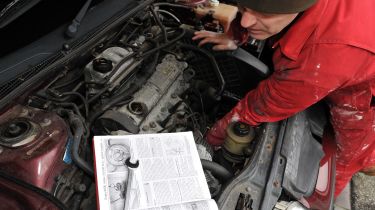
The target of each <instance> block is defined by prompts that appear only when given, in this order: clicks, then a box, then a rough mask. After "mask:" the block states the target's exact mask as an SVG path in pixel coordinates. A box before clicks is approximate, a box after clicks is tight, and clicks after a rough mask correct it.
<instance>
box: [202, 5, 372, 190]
mask: <svg viewBox="0 0 375 210" xmlns="http://www.w3.org/2000/svg"><path fill="white" fill-rule="evenodd" d="M274 49H275V52H274V56H273V61H274V67H275V72H274V73H273V74H272V75H271V76H270V77H269V78H268V79H266V80H264V81H262V82H261V83H260V84H259V85H258V87H257V88H256V89H254V90H252V91H250V92H249V93H248V94H247V96H246V97H245V98H244V99H242V100H241V101H240V102H239V103H238V104H237V105H236V107H235V108H234V109H233V110H232V111H231V112H230V113H228V114H227V115H226V116H225V117H224V118H223V119H222V120H220V121H218V122H217V123H216V124H215V125H214V126H213V128H212V129H211V130H210V132H209V133H208V135H207V137H208V140H209V142H210V143H211V144H214V145H218V144H221V143H222V137H224V136H225V133H224V128H225V127H226V126H227V124H228V122H229V121H232V120H240V121H242V122H246V123H248V124H250V125H258V124H259V123H262V122H274V121H279V120H282V119H285V118H287V117H290V116H291V115H293V114H295V113H297V112H300V111H302V110H304V109H306V108H307V107H309V106H310V105H312V104H314V103H316V102H318V101H319V100H322V99H325V100H326V101H327V102H328V104H329V106H330V112H331V123H332V125H333V128H334V131H335V139H336V142H337V146H338V150H337V166H336V192H335V194H336V196H337V195H338V194H339V193H340V192H341V191H342V189H343V188H344V187H345V185H346V184H347V183H348V181H349V180H350V179H351V177H352V175H353V174H354V173H356V172H357V171H359V170H361V169H362V168H366V167H369V166H372V165H375V150H374V149H375V122H374V107H372V106H371V98H372V96H373V95H375V54H374V53H375V0H319V1H318V3H316V4H315V5H314V6H313V7H311V8H309V9H308V10H307V11H305V12H304V13H303V14H302V16H301V17H299V19H298V20H297V21H296V22H295V23H294V24H293V25H292V26H291V27H290V29H289V30H288V31H287V32H286V33H285V34H284V35H283V37H282V38H281V39H280V40H279V41H278V42H277V43H276V44H275V45H274Z"/></svg>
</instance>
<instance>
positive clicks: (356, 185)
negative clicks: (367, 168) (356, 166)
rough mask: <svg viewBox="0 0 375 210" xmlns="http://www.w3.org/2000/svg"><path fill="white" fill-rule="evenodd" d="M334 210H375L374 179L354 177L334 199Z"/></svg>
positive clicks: (360, 175) (360, 176)
mask: <svg viewBox="0 0 375 210" xmlns="http://www.w3.org/2000/svg"><path fill="white" fill-rule="evenodd" d="M335 210H375V177H371V176H366V175H364V174H362V173H358V174H356V175H354V176H353V178H352V181H351V183H350V184H348V186H346V188H345V189H344V191H343V192H342V193H341V194H340V196H339V197H338V198H337V199H336V202H335Z"/></svg>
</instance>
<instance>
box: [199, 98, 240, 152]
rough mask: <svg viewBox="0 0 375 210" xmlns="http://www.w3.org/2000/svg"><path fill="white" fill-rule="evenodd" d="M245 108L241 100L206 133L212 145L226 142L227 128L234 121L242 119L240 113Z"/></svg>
mask: <svg viewBox="0 0 375 210" xmlns="http://www.w3.org/2000/svg"><path fill="white" fill-rule="evenodd" d="M242 109H243V103H241V101H240V102H239V103H238V104H237V105H236V106H235V107H234V108H233V109H232V110H231V111H230V112H228V113H227V114H226V115H225V116H224V117H223V118H221V119H220V120H219V121H216V123H215V124H214V125H213V126H212V127H211V129H210V130H209V131H208V132H207V134H206V139H207V142H208V143H209V144H211V145H214V146H218V145H222V144H223V143H224V140H225V138H226V137H227V132H226V129H227V127H228V125H229V124H230V123H232V122H237V121H239V119H240V113H241V110H242Z"/></svg>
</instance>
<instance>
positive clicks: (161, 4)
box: [153, 2, 192, 10]
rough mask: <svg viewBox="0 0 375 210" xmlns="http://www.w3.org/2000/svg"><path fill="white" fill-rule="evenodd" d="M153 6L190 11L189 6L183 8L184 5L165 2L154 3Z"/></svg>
mask: <svg viewBox="0 0 375 210" xmlns="http://www.w3.org/2000/svg"><path fill="white" fill-rule="evenodd" d="M153 6H155V7H159V6H168V7H176V8H183V9H189V10H190V9H192V8H191V7H189V6H185V5H182V4H172V3H165V2H160V3H155V4H153Z"/></svg>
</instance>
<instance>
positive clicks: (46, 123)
mask: <svg viewBox="0 0 375 210" xmlns="http://www.w3.org/2000/svg"><path fill="white" fill-rule="evenodd" d="M41 125H42V126H43V127H45V126H48V125H51V120H50V119H48V118H44V119H43V122H42V123H41Z"/></svg>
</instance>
